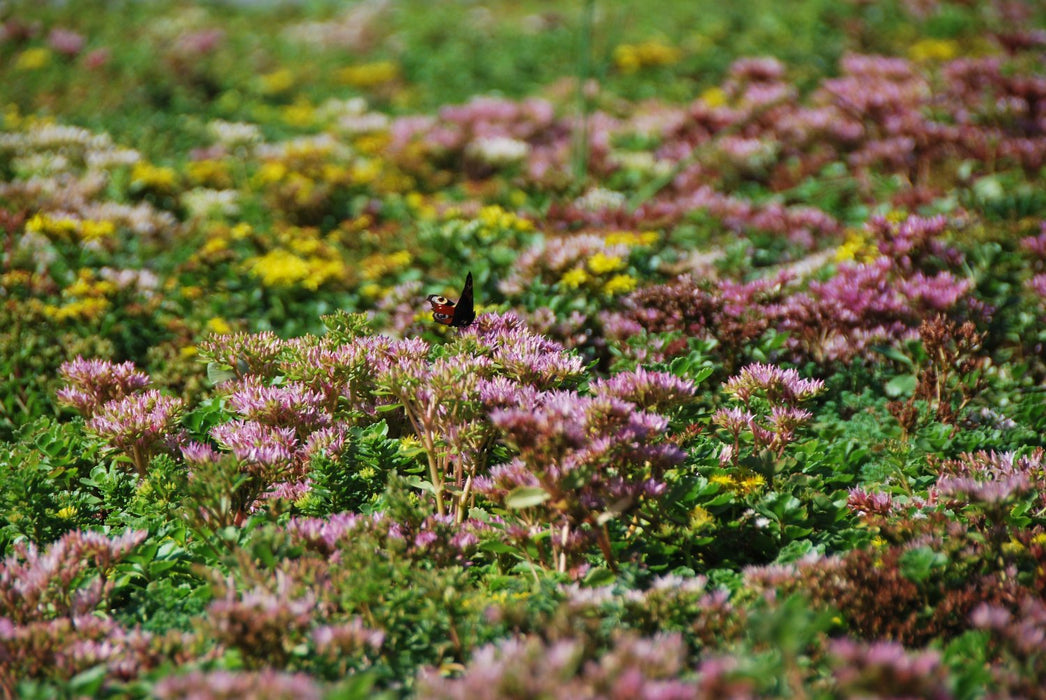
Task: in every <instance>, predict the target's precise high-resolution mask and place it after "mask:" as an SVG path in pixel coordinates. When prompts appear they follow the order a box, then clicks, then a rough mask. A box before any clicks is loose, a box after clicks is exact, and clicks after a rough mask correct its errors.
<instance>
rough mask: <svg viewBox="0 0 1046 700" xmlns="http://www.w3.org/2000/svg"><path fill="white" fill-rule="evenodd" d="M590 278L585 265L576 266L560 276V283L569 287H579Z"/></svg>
mask: <svg viewBox="0 0 1046 700" xmlns="http://www.w3.org/2000/svg"><path fill="white" fill-rule="evenodd" d="M588 280H589V276H588V273H587V272H586V271H585V268H583V267H575V268H574V269H572V270H569V271H568V272H566V273H565V274H564V275H563V276H562V277H560V278H559V283H560V285H562V286H563V287H566V288H567V289H577V288H578V287H580V286H581V285H583V284H584V283H585V282H587V281H588Z"/></svg>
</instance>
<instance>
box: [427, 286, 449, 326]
mask: <svg viewBox="0 0 1046 700" xmlns="http://www.w3.org/2000/svg"><path fill="white" fill-rule="evenodd" d="M428 301H429V303H430V304H432V320H433V321H435V322H436V323H442V324H443V325H445V326H449V325H450V324H451V321H452V320H453V319H454V306H455V304H454V302H452V301H451V300H450V299H448V298H447V297H444V296H440V295H439V294H429V296H428Z"/></svg>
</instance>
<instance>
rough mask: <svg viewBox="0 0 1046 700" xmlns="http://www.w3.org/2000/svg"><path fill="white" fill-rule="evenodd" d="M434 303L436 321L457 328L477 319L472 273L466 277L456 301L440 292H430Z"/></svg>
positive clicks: (430, 297)
mask: <svg viewBox="0 0 1046 700" xmlns="http://www.w3.org/2000/svg"><path fill="white" fill-rule="evenodd" d="M428 300H429V303H430V304H432V319H433V320H434V321H435V322H436V323H442V324H443V325H445V326H454V327H455V328H464V327H465V326H467V325H469V324H470V323H472V322H473V321H474V320H475V319H476V309H475V308H474V307H473V304H472V273H471V272H470V273H468V276H466V277H465V287H464V288H463V289H462V290H461V296H460V297H458V300H457V301H456V302H454V301H451V300H450V299H448V298H447V297H444V296H440V295H439V294H429V296H428Z"/></svg>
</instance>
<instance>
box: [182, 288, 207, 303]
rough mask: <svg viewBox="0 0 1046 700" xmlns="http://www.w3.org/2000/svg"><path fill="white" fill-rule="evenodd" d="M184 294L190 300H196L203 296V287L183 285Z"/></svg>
mask: <svg viewBox="0 0 1046 700" xmlns="http://www.w3.org/2000/svg"><path fill="white" fill-rule="evenodd" d="M182 296H183V297H185V298H186V299H188V300H189V301H194V300H196V299H199V298H200V297H202V296H203V288H202V287H197V286H195V285H194V286H189V287H182Z"/></svg>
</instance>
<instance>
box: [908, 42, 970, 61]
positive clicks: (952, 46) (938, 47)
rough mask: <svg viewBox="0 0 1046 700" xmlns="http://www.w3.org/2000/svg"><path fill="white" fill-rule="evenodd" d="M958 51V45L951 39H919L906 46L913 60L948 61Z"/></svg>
mask: <svg viewBox="0 0 1046 700" xmlns="http://www.w3.org/2000/svg"><path fill="white" fill-rule="evenodd" d="M958 53H959V45H958V44H957V43H956V42H955V41H954V40H952V39H921V40H920V41H917V42H915V43H914V44H912V45H911V46H909V47H908V57H909V58H911V59H912V60H913V61H916V62H919V63H922V62H925V61H950V60H952V59H953V58H955V57H956V55H958Z"/></svg>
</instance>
